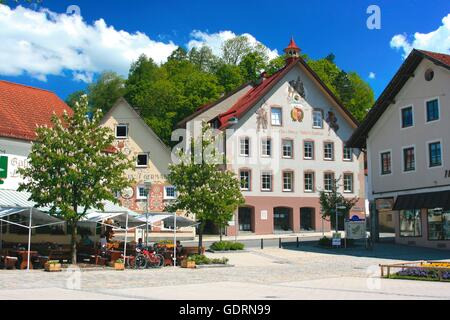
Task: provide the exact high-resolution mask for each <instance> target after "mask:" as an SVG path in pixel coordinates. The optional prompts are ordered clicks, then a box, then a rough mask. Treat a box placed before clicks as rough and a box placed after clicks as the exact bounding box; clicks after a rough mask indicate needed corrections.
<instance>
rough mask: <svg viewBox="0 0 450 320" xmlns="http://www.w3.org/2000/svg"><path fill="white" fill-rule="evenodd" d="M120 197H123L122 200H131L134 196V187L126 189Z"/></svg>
mask: <svg viewBox="0 0 450 320" xmlns="http://www.w3.org/2000/svg"><path fill="white" fill-rule="evenodd" d="M120 195H121V196H122V198H124V199H127V200H128V199H131V198H133V196H134V189H133V188H132V187H127V188H125V189H123V190H122V192H121V193H120Z"/></svg>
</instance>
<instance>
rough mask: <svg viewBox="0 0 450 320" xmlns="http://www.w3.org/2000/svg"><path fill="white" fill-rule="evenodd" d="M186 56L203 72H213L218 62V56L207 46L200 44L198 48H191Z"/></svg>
mask: <svg viewBox="0 0 450 320" xmlns="http://www.w3.org/2000/svg"><path fill="white" fill-rule="evenodd" d="M188 57H189V61H190V62H191V63H192V64H193V65H195V66H196V67H197V68H199V70H201V71H204V72H210V73H213V72H214V70H215V69H216V68H217V66H218V64H219V58H218V57H216V56H215V55H214V54H213V52H212V50H211V48H210V47H208V46H202V47H201V48H200V49H197V48H195V47H194V48H192V49H191V51H189V54H188Z"/></svg>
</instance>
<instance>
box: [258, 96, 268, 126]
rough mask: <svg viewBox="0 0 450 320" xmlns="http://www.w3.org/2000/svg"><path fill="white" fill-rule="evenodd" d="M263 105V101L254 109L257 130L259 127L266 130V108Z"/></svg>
mask: <svg viewBox="0 0 450 320" xmlns="http://www.w3.org/2000/svg"><path fill="white" fill-rule="evenodd" d="M265 106H266V104H265V103H264V104H263V105H262V106H261V108H259V109H258V110H257V111H256V123H257V130H258V131H261V128H262V129H263V130H267V109H266V107H265Z"/></svg>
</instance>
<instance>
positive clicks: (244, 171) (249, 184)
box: [239, 169, 252, 191]
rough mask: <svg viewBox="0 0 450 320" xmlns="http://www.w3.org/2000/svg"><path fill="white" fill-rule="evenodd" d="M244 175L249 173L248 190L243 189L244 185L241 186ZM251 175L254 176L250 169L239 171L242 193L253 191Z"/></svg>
mask: <svg viewBox="0 0 450 320" xmlns="http://www.w3.org/2000/svg"><path fill="white" fill-rule="evenodd" d="M243 173H247V175H248V177H247V178H248V188H242V184H241V181H242V174H243ZM251 175H252V173H251V171H250V170H248V169H241V170H239V186H240V189H241V191H250V190H251V181H252V180H251Z"/></svg>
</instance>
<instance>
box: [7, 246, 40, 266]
mask: <svg viewBox="0 0 450 320" xmlns="http://www.w3.org/2000/svg"><path fill="white" fill-rule="evenodd" d="M28 252H29V253H30V259H31V258H32V257H34V256H37V255H38V254H39V253H38V252H37V251H28V250H13V251H11V254H13V255H16V256H17V257H18V258H19V259H20V261H21V262H20V269H21V270H24V269H26V268H27V267H28ZM30 269H33V264H32V263H31V261H30Z"/></svg>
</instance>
